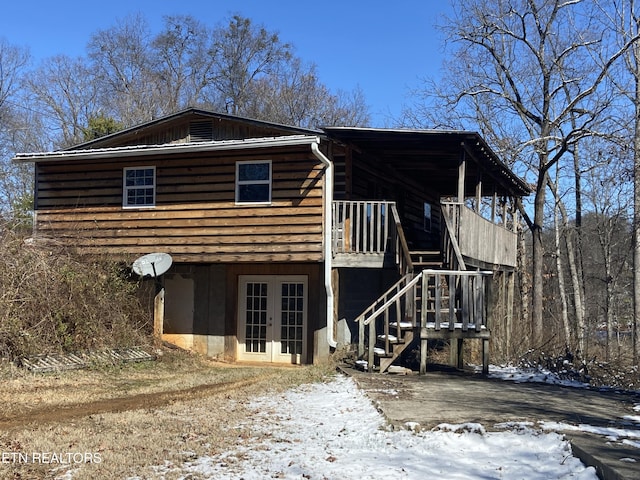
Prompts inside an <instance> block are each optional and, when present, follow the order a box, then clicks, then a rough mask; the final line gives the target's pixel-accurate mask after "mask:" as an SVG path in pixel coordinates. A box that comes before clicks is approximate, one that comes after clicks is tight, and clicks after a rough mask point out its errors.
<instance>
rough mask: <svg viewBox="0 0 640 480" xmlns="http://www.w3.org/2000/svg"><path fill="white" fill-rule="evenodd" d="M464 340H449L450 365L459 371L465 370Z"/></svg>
mask: <svg viewBox="0 0 640 480" xmlns="http://www.w3.org/2000/svg"><path fill="white" fill-rule="evenodd" d="M463 356H464V340H463V339H462V338H452V339H451V340H449V364H450V365H451V366H452V367H454V368H458V369H462V368H464V358H463Z"/></svg>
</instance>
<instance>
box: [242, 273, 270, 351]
mask: <svg viewBox="0 0 640 480" xmlns="http://www.w3.org/2000/svg"><path fill="white" fill-rule="evenodd" d="M246 300H247V309H246V310H247V311H246V317H245V323H246V327H245V346H246V351H247V352H253V353H264V352H266V350H267V316H268V315H267V284H266V283H247V299H246Z"/></svg>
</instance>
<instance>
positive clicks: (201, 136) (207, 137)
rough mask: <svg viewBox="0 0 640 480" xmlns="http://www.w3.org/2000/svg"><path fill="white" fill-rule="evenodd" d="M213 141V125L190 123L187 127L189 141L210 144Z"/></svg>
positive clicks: (208, 123)
mask: <svg viewBox="0 0 640 480" xmlns="http://www.w3.org/2000/svg"><path fill="white" fill-rule="evenodd" d="M211 140H213V124H212V123H211V122H210V121H204V122H191V124H190V125H189V141H191V142H210V141H211Z"/></svg>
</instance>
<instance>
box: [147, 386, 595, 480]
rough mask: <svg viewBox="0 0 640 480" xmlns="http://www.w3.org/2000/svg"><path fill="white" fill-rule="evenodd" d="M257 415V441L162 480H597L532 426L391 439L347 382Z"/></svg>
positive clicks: (552, 436) (261, 406) (287, 398)
mask: <svg viewBox="0 0 640 480" xmlns="http://www.w3.org/2000/svg"><path fill="white" fill-rule="evenodd" d="M250 409H251V412H252V414H251V415H250V416H249V417H248V418H247V420H246V423H245V424H243V425H238V426H237V428H238V432H240V431H246V430H247V429H249V430H250V431H251V435H249V438H243V439H242V440H239V441H238V444H237V446H236V447H235V448H233V449H232V450H230V451H227V452H225V453H223V454H220V455H216V456H209V457H201V458H198V459H196V460H194V461H190V462H186V463H184V464H183V465H180V466H175V465H165V466H159V467H156V473H157V475H158V477H163V476H164V475H167V474H168V473H169V472H171V473H173V474H178V475H180V477H181V478H183V479H187V478H206V479H213V478H215V479H240V478H242V479H246V480H250V479H263V478H284V479H318V480H320V479H336V480H339V479H349V480H350V479H353V478H358V479H389V478H393V479H402V478H405V479H412V478H447V479H478V478H496V479H497V478H505V479H524V478H526V479H530V480H536V479H540V480H543V479H544V480H549V479H568V478H572V479H579V480H587V479H588V480H595V479H597V476H596V473H595V470H594V469H593V468H591V467H589V468H587V467H585V466H584V465H583V464H582V463H581V462H580V461H579V460H578V459H576V458H575V457H573V456H572V455H571V450H570V446H569V444H568V442H567V441H565V440H564V439H563V437H562V436H561V435H559V434H557V433H541V432H540V431H537V430H534V429H533V428H531V427H530V426H528V425H525V424H518V425H509V426H506V425H505V427H504V428H506V429H508V431H504V432H486V431H485V430H484V428H483V426H482V425H478V424H463V425H449V424H442V425H440V426H439V427H438V428H437V429H434V430H432V431H419V428H418V429H416V430H415V431H410V430H396V431H391V430H389V429H387V428H386V427H385V422H384V419H383V417H382V416H381V414H380V413H379V412H378V411H377V410H376V409H375V408H374V406H373V404H372V403H371V401H370V400H369V399H368V398H367V397H366V396H365V395H364V393H362V392H361V391H360V390H359V389H358V388H357V386H356V384H355V382H354V381H353V380H352V379H351V378H349V377H345V376H336V377H335V379H332V380H331V381H327V382H326V383H318V384H311V385H303V386H301V387H298V388H295V389H292V390H289V391H287V392H284V393H282V394H280V395H277V396H271V397H261V398H258V399H255V400H254V401H252V402H251V404H250ZM239 437H240V435H239Z"/></svg>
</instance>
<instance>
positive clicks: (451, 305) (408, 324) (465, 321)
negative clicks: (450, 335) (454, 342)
mask: <svg viewBox="0 0 640 480" xmlns="http://www.w3.org/2000/svg"><path fill="white" fill-rule="evenodd" d="M491 274H492V273H491V272H486V271H480V272H478V271H459V270H423V271H422V272H420V273H418V274H417V275H412V274H409V275H405V276H403V277H402V278H401V279H400V280H399V281H398V282H397V283H396V284H395V285H393V286H392V287H391V288H390V289H389V290H387V291H386V292H385V293H384V294H383V295H381V296H380V297H379V298H378V299H377V300H376V301H375V302H373V303H372V304H371V305H370V306H369V307H367V309H365V310H364V311H363V312H362V313H361V314H360V315H359V316H358V317H357V318H356V320H355V321H356V322H357V323H358V334H359V335H358V357H359V358H365V357H366V360H367V363H368V365H369V366H370V367H369V370H370V371H371V369H372V366H373V365H374V361H375V356H376V354H378V355H379V356H382V357H384V356H389V355H390V354H392V353H393V352H392V351H393V347H394V345H398V344H402V343H404V339H403V338H402V335H403V332H405V331H407V330H411V329H414V330H415V329H416V328H417V327H420V328H421V330H423V331H424V332H429V331H430V332H433V335H438V336H439V337H440V338H446V336H447V332H454V331H462V332H464V333H465V334H469V335H471V336H473V335H474V334H481V333H482V334H485V333H487V330H488V323H487V279H488V278H490V276H491ZM365 327H368V329H367V328H365ZM427 335H428V333H427ZM397 353H398V352H397V351H396V352H395V354H397Z"/></svg>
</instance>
